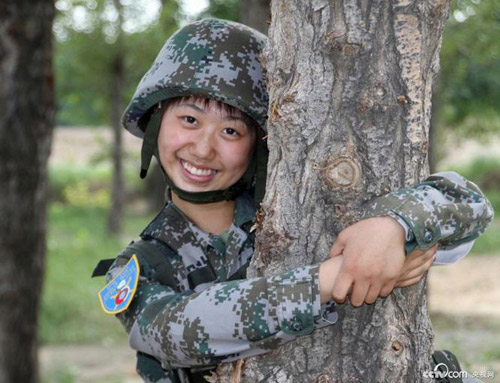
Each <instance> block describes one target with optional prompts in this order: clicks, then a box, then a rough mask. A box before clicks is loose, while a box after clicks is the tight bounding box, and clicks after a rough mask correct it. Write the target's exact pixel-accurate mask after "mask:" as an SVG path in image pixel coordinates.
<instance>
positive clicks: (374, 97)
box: [220, 0, 449, 382]
mask: <svg viewBox="0 0 500 383" xmlns="http://www.w3.org/2000/svg"><path fill="white" fill-rule="evenodd" d="M448 7H449V3H448V2H447V1H432V0H426V1H419V2H411V1H406V0H401V1H393V2H386V1H382V0H380V1H372V2H369V3H366V2H358V1H352V0H344V1H341V0H336V1H333V2H329V1H319V2H318V1H316V2H302V1H293V2H281V1H273V2H272V7H271V8H272V24H271V27H270V30H269V36H270V44H269V47H268V50H267V52H266V55H265V61H266V63H267V73H268V76H269V84H268V86H269V92H270V112H269V124H268V134H269V139H268V144H269V149H270V158H269V165H268V185H267V193H266V197H265V199H264V202H263V207H262V211H261V218H263V223H262V225H261V227H260V230H259V233H258V235H257V252H256V255H255V257H254V258H253V261H252V262H253V263H252V265H251V269H250V274H251V275H271V274H275V273H279V272H284V271H286V270H288V269H293V268H295V267H298V266H300V265H304V264H310V263H316V262H319V261H321V260H322V259H324V258H325V256H326V255H327V254H328V250H329V246H330V245H331V244H332V242H333V240H334V238H333V233H334V232H338V231H340V230H341V229H342V228H344V227H346V226H347V225H349V224H352V223H353V222H355V221H357V220H358V219H360V218H361V216H362V214H363V211H364V208H365V207H366V204H367V202H368V201H369V200H371V199H372V198H373V197H375V196H377V195H381V194H384V193H387V192H388V191H390V190H394V189H396V188H401V187H405V186H409V185H412V184H415V183H417V182H419V181H421V180H422V179H423V178H424V177H425V176H426V175H427V174H428V166H427V145H428V141H427V140H428V128H429V119H430V111H431V90H432V85H433V82H434V79H435V75H436V73H437V71H438V67H439V65H438V54H439V50H440V45H441V36H442V31H443V26H444V23H445V20H446V18H447V16H448V10H449V8H448ZM304 15H307V17H304ZM264 254H266V256H264ZM431 350H432V330H431V325H430V322H429V320H428V316H427V311H426V299H425V294H424V283H420V284H418V285H416V286H414V287H412V288H408V289H402V290H396V291H395V292H394V294H392V295H391V296H390V297H388V298H387V299H383V300H382V299H380V300H378V301H377V303H376V304H374V305H371V306H364V307H362V308H359V309H353V308H352V307H350V305H349V304H346V305H343V306H339V320H338V323H337V324H336V325H335V326H330V327H329V328H326V329H323V330H319V331H316V332H314V333H313V334H312V335H310V336H307V337H303V338H301V339H299V340H298V341H296V342H294V343H291V344H288V345H286V346H284V347H282V348H280V349H278V350H277V351H275V352H274V353H273V354H272V357H269V356H265V357H261V358H254V359H249V360H247V361H246V363H245V368H244V371H243V377H244V378H243V380H242V381H244V382H258V381H263V380H266V381H279V382H382V381H383V382H401V381H404V382H419V381H424V380H425V379H424V378H423V376H422V374H423V372H424V371H428V370H429V362H430V354H431ZM221 374H222V375H224V373H223V372H222V371H221ZM224 376H229V373H227V374H225V375H224ZM220 381H229V380H228V378H221V379H220Z"/></svg>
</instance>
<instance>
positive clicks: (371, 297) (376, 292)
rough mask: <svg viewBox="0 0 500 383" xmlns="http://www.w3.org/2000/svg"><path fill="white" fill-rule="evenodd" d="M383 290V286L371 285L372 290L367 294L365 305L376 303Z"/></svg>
mask: <svg viewBox="0 0 500 383" xmlns="http://www.w3.org/2000/svg"><path fill="white" fill-rule="evenodd" d="M381 290H382V285H380V284H374V285H370V289H369V290H368V293H367V294H366V297H365V303H367V304H369V305H371V304H373V303H375V301H376V300H377V298H378V297H379V296H380V292H381Z"/></svg>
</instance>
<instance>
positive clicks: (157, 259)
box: [92, 239, 177, 291]
mask: <svg viewBox="0 0 500 383" xmlns="http://www.w3.org/2000/svg"><path fill="white" fill-rule="evenodd" d="M160 246H161V248H160ZM171 252H173V251H172V250H171V249H170V248H169V247H167V246H166V245H157V244H155V243H153V242H151V241H145V240H142V239H141V240H139V241H136V242H132V243H130V244H129V245H128V246H127V248H126V249H125V250H124V251H123V252H122V253H121V256H124V257H127V258H130V257H131V256H132V254H136V255H137V257H138V258H139V259H140V258H143V259H144V260H145V261H146V262H147V263H149V265H150V266H151V268H152V269H153V270H154V278H155V279H156V280H157V281H158V282H159V283H161V284H162V285H166V286H168V287H171V288H172V289H174V290H176V291H177V283H176V280H175V278H174V269H173V266H172V265H171V264H170V262H169V260H168V257H169V255H170V253H171ZM114 261H115V259H103V260H101V261H99V263H98V264H97V266H96V267H95V269H94V272H93V273H92V278H94V277H100V276H103V275H106V273H107V272H108V270H109V269H110V267H111V266H112V265H113V262H114Z"/></svg>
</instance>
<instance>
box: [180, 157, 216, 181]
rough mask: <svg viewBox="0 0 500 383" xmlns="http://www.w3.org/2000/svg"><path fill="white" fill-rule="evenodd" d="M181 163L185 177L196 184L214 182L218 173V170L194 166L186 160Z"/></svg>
mask: <svg viewBox="0 0 500 383" xmlns="http://www.w3.org/2000/svg"><path fill="white" fill-rule="evenodd" d="M179 162H180V166H181V169H182V173H183V174H184V176H186V177H187V178H189V179H190V180H194V181H196V182H208V181H210V180H212V179H213V178H214V177H215V175H216V174H217V172H218V171H217V170H216V169H211V168H200V167H197V166H194V165H193V164H191V163H189V162H188V161H186V160H182V159H181V160H180V161H179Z"/></svg>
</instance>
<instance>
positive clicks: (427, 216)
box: [364, 172, 493, 264]
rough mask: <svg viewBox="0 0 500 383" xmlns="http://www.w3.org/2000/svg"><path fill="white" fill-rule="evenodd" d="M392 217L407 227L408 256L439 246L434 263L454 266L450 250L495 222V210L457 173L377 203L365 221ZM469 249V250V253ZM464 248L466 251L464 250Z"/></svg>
mask: <svg viewBox="0 0 500 383" xmlns="http://www.w3.org/2000/svg"><path fill="white" fill-rule="evenodd" d="M375 216H391V217H393V218H395V219H396V220H398V222H400V223H402V224H403V226H404V225H407V227H408V228H409V229H410V231H409V232H408V233H409V235H407V243H406V250H407V252H409V251H411V250H413V249H414V248H416V247H418V248H420V249H424V250H425V249H428V248H430V247H432V246H433V245H434V244H436V243H438V242H439V251H438V254H437V257H436V261H435V263H438V264H439V263H451V262H454V261H456V260H458V259H459V258H461V256H462V257H463V256H464V255H465V254H463V253H462V254H457V255H456V256H455V257H452V258H453V259H447V258H449V254H450V253H449V252H447V251H448V250H451V249H453V248H456V247H457V246H458V245H460V244H466V243H470V242H471V241H473V240H475V239H476V238H477V237H478V236H479V235H480V234H482V233H483V232H484V231H485V230H486V228H487V227H488V225H489V224H490V223H491V221H492V220H493V208H492V206H491V204H490V203H489V201H488V200H487V199H486V197H485V196H484V195H483V194H482V192H481V190H480V189H479V188H478V187H477V186H476V185H475V184H474V183H472V182H470V181H468V180H466V179H465V178H463V177H462V176H460V175H459V174H457V173H454V172H443V173H436V174H434V175H432V176H430V177H429V178H427V179H426V180H425V182H423V183H421V184H419V185H417V186H415V187H413V188H408V189H400V190H397V191H394V192H392V193H390V194H388V195H385V196H382V197H379V198H377V199H375V200H374V201H373V202H372V203H371V206H369V208H368V209H367V210H366V214H365V216H364V218H369V217H375ZM470 247H471V246H470V245H469V249H470ZM463 248H465V247H464V246H463Z"/></svg>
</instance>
